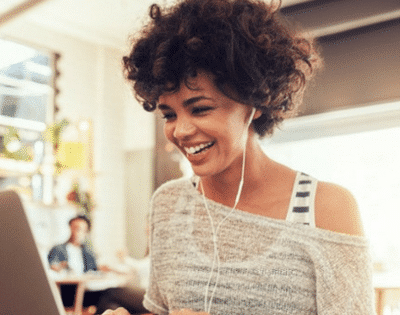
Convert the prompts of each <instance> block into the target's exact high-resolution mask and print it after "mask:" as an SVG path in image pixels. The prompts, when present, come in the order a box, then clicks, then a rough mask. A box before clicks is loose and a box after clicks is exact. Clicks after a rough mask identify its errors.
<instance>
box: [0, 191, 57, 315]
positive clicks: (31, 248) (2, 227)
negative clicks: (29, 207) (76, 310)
mask: <svg viewBox="0 0 400 315" xmlns="http://www.w3.org/2000/svg"><path fill="white" fill-rule="evenodd" d="M0 242H1V245H0V246H1V247H0V314H18V315H24V314H26V315H28V314H29V315H43V314H48V315H53V314H54V315H57V314H58V315H64V314H65V311H64V308H63V306H62V302H61V297H60V295H59V293H58V292H57V288H56V286H55V284H54V283H51V282H49V280H48V277H47V273H46V269H45V266H43V263H42V260H41V258H40V255H39V251H38V249H37V246H36V244H35V240H34V238H33V234H32V231H31V229H30V226H29V223H28V220H27V217H26V215H25V211H24V209H23V206H22V203H21V201H20V199H19V197H18V195H17V193H15V192H12V191H5V192H0Z"/></svg>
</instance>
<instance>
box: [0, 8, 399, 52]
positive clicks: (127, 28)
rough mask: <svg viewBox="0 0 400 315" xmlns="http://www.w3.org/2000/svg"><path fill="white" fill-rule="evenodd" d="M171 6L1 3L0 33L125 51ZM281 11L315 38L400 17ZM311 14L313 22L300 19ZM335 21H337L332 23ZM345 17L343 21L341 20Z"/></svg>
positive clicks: (377, 11) (381, 12) (391, 11)
mask: <svg viewBox="0 0 400 315" xmlns="http://www.w3.org/2000/svg"><path fill="white" fill-rule="evenodd" d="M174 1H175V0H3V1H1V2H0V27H1V26H2V24H5V23H9V22H12V21H15V22H24V23H25V22H27V23H28V24H29V23H31V24H32V23H33V24H36V25H39V26H42V27H48V28H51V29H53V30H55V31H58V32H61V33H63V34H67V35H72V36H74V37H78V38H81V39H83V40H86V41H90V42H95V43H99V44H104V45H109V46H114V47H119V48H125V47H126V44H127V42H128V39H129V35H131V34H133V33H134V31H135V30H137V29H139V28H140V25H141V24H142V23H143V21H144V19H145V18H146V16H147V10H148V8H149V6H150V5H151V4H152V3H154V2H157V3H160V4H169V3H172V2H174ZM271 1H272V0H271ZM329 6H331V8H329V10H325V11H326V12H328V13H325V12H324V10H317V9H315V8H316V7H318V9H321V8H324V7H327V8H328V7H329ZM282 7H283V11H284V12H285V13H286V15H287V16H291V15H293V16H295V19H296V20H298V21H299V22H300V23H301V24H302V25H305V27H306V28H308V29H310V30H312V31H313V32H314V35H316V36H324V35H329V34H333V33H338V32H341V31H344V30H348V29H352V28H356V27H360V26H364V25H370V24H374V23H379V22H382V21H387V20H390V19H395V18H399V17H400V1H399V0H381V1H380V2H379V5H377V2H376V1H375V0H341V1H339V0H313V1H311V0H282ZM310 8H311V9H310ZM313 8H314V12H313V14H314V16H311V15H312V14H311V15H310V14H304V13H308V12H311V11H312V9H313ZM335 10H336V11H337V12H336V13H335ZM293 12H294V14H292V13H293ZM349 12H351V14H350V15H349V14H348V13H349ZM333 15H335V16H336V19H332V18H331V17H332V16H333ZM346 15H347V19H346V18H343V16H346Z"/></svg>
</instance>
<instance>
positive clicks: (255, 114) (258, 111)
mask: <svg viewBox="0 0 400 315" xmlns="http://www.w3.org/2000/svg"><path fill="white" fill-rule="evenodd" d="M261 115H262V111H261V109H257V110H256V112H255V113H254V117H253V120H256V119H258V118H260V117H261Z"/></svg>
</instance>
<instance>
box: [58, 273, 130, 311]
mask: <svg viewBox="0 0 400 315" xmlns="http://www.w3.org/2000/svg"><path fill="white" fill-rule="evenodd" d="M53 280H54V281H55V283H56V284H57V286H58V288H59V289H60V288H61V285H68V284H69V285H76V292H75V301H74V310H73V315H81V314H82V310H83V298H84V295H85V292H86V290H88V289H90V288H91V287H97V288H98V289H99V290H100V289H106V288H116V287H121V286H123V285H125V284H126V282H127V281H128V276H127V275H123V274H116V273H112V272H108V273H87V274H83V275H72V274H64V275H57V276H55V277H53Z"/></svg>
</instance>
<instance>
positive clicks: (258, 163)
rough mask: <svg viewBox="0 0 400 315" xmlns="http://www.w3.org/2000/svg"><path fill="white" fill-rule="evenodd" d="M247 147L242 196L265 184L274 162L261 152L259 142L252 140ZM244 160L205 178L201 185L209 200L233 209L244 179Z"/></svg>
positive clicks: (202, 179) (239, 160)
mask: <svg viewBox="0 0 400 315" xmlns="http://www.w3.org/2000/svg"><path fill="white" fill-rule="evenodd" d="M252 141H253V143H250V144H249V145H248V147H247V152H246V159H245V168H244V184H243V190H242V193H241V195H245V194H247V193H248V192H250V191H252V190H253V189H254V187H257V186H258V184H259V183H261V182H265V174H266V173H265V172H266V170H268V168H269V167H268V165H271V164H273V163H274V162H273V161H272V160H270V159H269V158H268V157H267V156H266V155H265V153H264V152H263V151H262V150H261V148H260V146H259V144H258V141H257V140H256V139H253V140H252ZM242 159H243V157H240V158H239V159H238V161H237V162H235V163H234V164H233V165H232V166H231V167H230V168H229V169H227V170H225V171H224V172H221V173H219V174H216V175H212V176H204V177H202V178H201V183H202V186H203V189H204V193H205V195H206V197H207V198H209V199H212V200H214V201H217V202H219V203H222V204H224V205H227V206H230V207H232V206H233V205H234V203H235V199H236V196H237V194H238V190H239V183H240V180H241V177H242Z"/></svg>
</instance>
